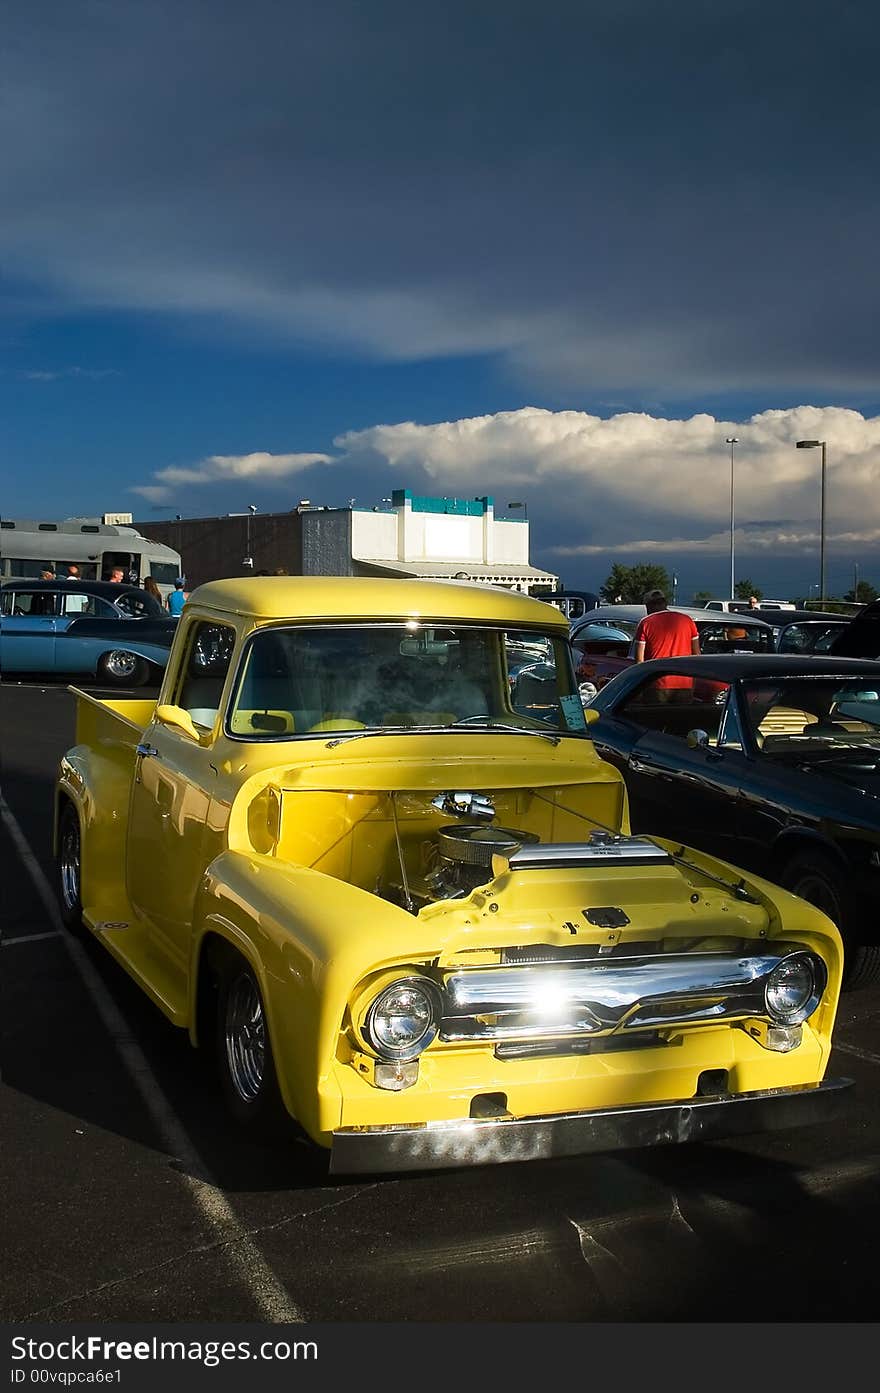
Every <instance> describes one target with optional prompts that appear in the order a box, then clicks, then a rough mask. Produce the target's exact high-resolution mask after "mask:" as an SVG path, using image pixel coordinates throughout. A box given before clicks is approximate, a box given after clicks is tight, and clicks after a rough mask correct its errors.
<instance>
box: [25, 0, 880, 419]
mask: <svg viewBox="0 0 880 1393" xmlns="http://www.w3.org/2000/svg"><path fill="white" fill-rule="evenodd" d="M4 30H5V47H4V57H3V60H2V64H3V88H4V102H3V107H2V127H0V129H2V140H0V174H2V180H3V186H4V190H5V197H4V215H3V219H2V226H0V252H2V256H3V260H4V265H5V268H6V275H7V277H8V278H9V282H10V286H11V287H13V288H14V294H13V293H11V292H10V296H9V305H10V309H9V313H10V314H11V315H12V317H13V319H14V320H16V322H21V320H22V317H26V315H27V314H28V313H29V312H30V313H32V314H36V315H51V314H56V313H68V314H69V313H72V312H77V311H82V310H88V311H108V310H109V311H116V310H126V311H131V310H135V311H141V312H144V311H146V312H148V313H149V314H151V315H154V316H155V315H160V316H174V317H178V318H180V319H182V320H184V321H185V322H187V323H192V322H197V323H202V324H204V325H206V326H210V329H211V332H212V333H221V334H225V335H228V336H230V337H232V338H235V337H236V336H238V337H244V338H248V337H251V338H254V337H256V338H258V339H268V340H275V341H278V342H279V343H283V344H290V345H298V346H300V347H301V346H303V345H307V346H310V347H311V348H313V349H314V351H316V352H319V353H320V352H326V353H337V354H338V353H340V352H343V353H347V354H350V355H353V356H363V357H366V358H372V359H375V360H380V361H398V362H401V361H414V360H419V359H431V358H437V357H442V356H458V355H490V356H492V357H494V358H496V359H497V361H498V363H499V366H500V368H501V369H502V370H503V371H505V372H506V373H507V374H509V375H510V380H512V381H517V382H519V383H521V384H523V385H524V386H525V387H527V386H528V384H533V385H535V386H536V387H540V389H541V390H542V391H549V392H558V393H560V394H563V395H564V394H566V393H568V394H570V393H571V392H573V391H578V390H582V389H585V388H589V390H590V391H591V392H595V391H597V390H603V391H607V392H608V393H610V394H614V393H616V392H624V393H625V394H626V400H627V401H631V400H632V394H633V392H636V393H642V394H651V393H654V394H659V395H660V396H662V395H664V394H669V395H671V396H672V397H674V399H676V400H686V399H689V398H690V399H696V398H697V397H699V396H700V395H701V394H705V393H707V392H712V391H716V392H718V391H724V392H730V391H734V390H737V389H743V390H744V389H748V388H752V387H754V386H755V385H756V384H760V385H761V388H762V390H765V391H768V390H772V389H777V390H778V391H779V392H780V393H781V394H782V395H788V394H789V392H790V391H791V390H793V389H794V388H795V387H797V388H803V387H805V386H806V387H808V388H809V387H814V388H815V389H816V391H815V395H816V396H818V397H822V396H824V397H825V399H828V397H829V396H830V397H832V398H833V397H834V395H835V394H845V393H849V394H852V393H853V392H858V391H862V390H872V391H873V390H876V387H875V384H876V380H877V374H878V368H880V348H878V339H877V335H876V333H875V332H874V326H875V322H876V319H877V311H878V304H877V299H878V296H877V276H876V239H877V226H876V224H877V197H878V195H877V191H876V182H875V181H874V180H873V179H871V178H870V175H869V171H870V169H871V168H872V167H873V164H874V159H875V151H876V145H877V125H878V119H877V118H878V97H877V85H876V37H877V18H876V14H875V12H874V11H873V10H872V9H871V7H869V6H863V5H858V4H850V5H841V6H837V7H836V8H834V9H833V10H829V9H828V7H827V6H824V5H819V4H817V3H814V0H803V3H801V4H800V5H798V6H797V7H795V8H794V9H792V7H791V6H788V5H782V4H775V3H769V4H768V3H755V2H753V0H727V2H726V3H724V4H721V5H712V6H707V5H705V4H704V3H702V0H699V2H698V0H681V2H680V3H679V4H677V5H676V6H674V7H672V9H670V7H667V6H658V5H656V4H654V3H647V2H646V3H642V0H614V3H610V0H609V2H608V3H589V0H586V2H585V0H577V3H575V2H574V0H571V3H569V2H564V3H563V2H561V0H555V2H554V0H551V3H549V4H545V5H542V6H540V7H539V8H536V7H535V5H534V4H532V3H516V0H513V2H511V0H508V3H506V4H504V5H503V6H502V5H496V4H489V3H473V0H467V3H465V2H464V0H450V3H447V4H444V5H443V6H442V7H427V6H422V5H412V4H411V3H401V0H383V3H382V4H381V5H372V6H365V5H362V4H357V3H354V0H351V2H350V3H349V2H348V0H330V2H329V3H328V0H320V3H318V0H314V3H304V2H303V0H298V3H295V4H290V5H279V4H276V3H273V2H272V0H253V3H249V4H248V5H247V6H244V5H241V4H237V3H236V4H225V5H224V4H222V3H214V0H210V2H209V0H174V3H170V0H164V2H163V0H160V2H159V3H155V0H150V3H128V4H125V5H114V4H112V3H109V2H108V0H98V2H96V3H90V4H82V3H74V4H69V3H48V2H46V0H44V2H43V3H41V2H40V0H31V3H30V4H28V5H27V6H26V7H25V6H19V7H17V10H16V9H15V8H13V12H10V11H9V10H7V13H6V18H5V20H4ZM843 206H845V207H846V215H845V216H842V214H841V208H842V207H843ZM811 395H812V394H811ZM801 399H802V400H803V396H801ZM343 426H344V422H340V428H342V427H343Z"/></svg>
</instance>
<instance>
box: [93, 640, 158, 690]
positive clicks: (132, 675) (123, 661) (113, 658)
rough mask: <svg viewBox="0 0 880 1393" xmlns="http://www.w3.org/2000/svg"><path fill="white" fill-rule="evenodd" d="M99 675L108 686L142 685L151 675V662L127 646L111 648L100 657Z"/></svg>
mask: <svg viewBox="0 0 880 1393" xmlns="http://www.w3.org/2000/svg"><path fill="white" fill-rule="evenodd" d="M97 676H98V678H99V679H100V681H102V682H105V683H106V684H107V686H108V687H142V686H143V685H144V683H145V682H146V681H147V679H148V678H149V676H150V664H149V663H148V662H147V661H146V659H144V658H139V657H138V655H137V654H136V653H129V651H128V650H127V649H125V648H111V649H110V651H109V652H108V653H103V654H102V655H101V657H100V658H99V659H98V666H97Z"/></svg>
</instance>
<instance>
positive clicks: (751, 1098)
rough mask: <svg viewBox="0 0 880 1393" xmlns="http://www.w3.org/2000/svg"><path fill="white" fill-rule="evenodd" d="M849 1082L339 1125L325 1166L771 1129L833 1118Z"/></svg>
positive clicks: (582, 1151)
mask: <svg viewBox="0 0 880 1393" xmlns="http://www.w3.org/2000/svg"><path fill="white" fill-rule="evenodd" d="M851 1084H852V1079H826V1080H824V1081H823V1082H822V1083H817V1084H807V1085H799V1086H797V1087H792V1088H768V1089H763V1090H761V1091H759V1092H755V1093H738V1094H730V1095H725V1096H723V1097H718V1098H692V1099H690V1100H688V1101H687V1102H678V1103H640V1104H637V1105H636V1106H633V1107H622V1108H600V1109H597V1110H596V1111H594V1112H574V1113H561V1114H558V1115H553V1116H548V1117H523V1118H508V1117H503V1118H496V1117H493V1118H479V1119H478V1118H462V1119H460V1120H456V1121H453V1122H431V1123H425V1124H422V1125H420V1126H414V1127H411V1126H390V1127H342V1128H340V1129H339V1130H338V1131H335V1132H334V1133H333V1142H332V1146H331V1151H330V1172H331V1174H334V1175H363V1174H373V1173H381V1172H386V1171H421V1170H443V1169H446V1168H449V1167H461V1166H485V1165H495V1164H499V1163H501V1162H504V1161H538V1160H546V1159H548V1158H551V1157H558V1156H584V1155H588V1154H589V1153H591V1152H598V1151H622V1150H627V1149H629V1148H631V1147H642V1146H659V1145H662V1144H663V1143H665V1142H696V1141H712V1140H715V1139H718V1138H722V1137H734V1136H743V1135H748V1134H749V1133H750V1132H767V1131H776V1130H778V1129H781V1128H784V1127H798V1126H801V1125H802V1124H806V1123H811V1122H821V1121H825V1120H827V1119H828V1118H830V1117H832V1116H834V1115H835V1113H836V1112H837V1110H838V1106H839V1103H840V1098H841V1094H842V1093H843V1091H844V1090H845V1089H847V1088H849V1087H850V1085H851Z"/></svg>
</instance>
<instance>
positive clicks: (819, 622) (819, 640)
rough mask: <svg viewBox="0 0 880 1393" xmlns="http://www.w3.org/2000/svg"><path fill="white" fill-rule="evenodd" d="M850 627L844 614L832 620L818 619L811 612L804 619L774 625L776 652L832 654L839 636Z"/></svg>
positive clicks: (831, 618)
mask: <svg viewBox="0 0 880 1393" xmlns="http://www.w3.org/2000/svg"><path fill="white" fill-rule="evenodd" d="M849 625H850V620H849V618H848V617H847V616H846V615H843V614H838V615H836V616H834V617H830V618H822V617H821V616H820V617H819V618H816V616H815V615H812V614H810V613H809V612H807V614H806V616H805V617H804V618H801V619H794V620H791V621H789V620H786V622H785V623H784V624H774V625H773V633H774V635H775V637H776V652H777V653H830V652H831V650H832V644H833V643H834V640H835V639H836V638H837V636H838V634H842V633H843V632H844V630H845V629H848V628H849Z"/></svg>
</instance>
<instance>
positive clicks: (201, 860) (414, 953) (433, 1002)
mask: <svg viewBox="0 0 880 1393" xmlns="http://www.w3.org/2000/svg"><path fill="white" fill-rule="evenodd" d="M568 632H569V629H568V623H567V621H566V619H565V617H564V616H563V615H561V614H560V613H559V611H558V610H557V609H555V608H553V607H552V606H550V605H547V604H544V603H542V602H540V601H538V600H534V599H530V598H528V597H526V596H523V595H518V594H514V593H511V592H507V591H502V590H499V589H494V588H492V587H488V586H478V585H474V584H470V583H455V582H436V583H435V582H428V581H406V580H397V579H389V580H382V579H376V580H366V579H354V578H329V579H322V578H316V577H315V578H312V577H305V578H286V577H284V578H281V577H253V578H246V579H236V580H225V581H216V582H212V583H211V584H208V585H204V586H201V587H199V588H198V589H197V590H195V591H194V592H193V593H192V594H191V595H190V597H189V600H188V602H187V604H186V607H185V609H184V611H183V615H182V617H181V619H180V621H179V629H178V631H177V633H176V635H175V638H174V642H173V647H172V651H171V656H170V660H169V662H168V666H167V669H166V671H165V675H164V679H163V681H162V686H161V690H160V692H159V695H158V700H157V701H147V700H143V699H123V698H121V697H120V698H118V699H115V700H108V701H102V700H97V699H96V698H94V697H92V696H89V695H87V694H86V693H83V692H79V693H78V716H77V736H76V739H77V743H76V745H75V746H74V747H73V748H72V749H71V750H69V751H68V752H67V753H66V755H65V756H64V758H63V760H62V761H61V765H60V769H59V775H58V781H57V790H56V807H55V853H56V861H57V873H58V890H59V896H60V903H61V911H62V915H63V918H64V920H65V922H66V924H67V925H68V926H69V927H70V929H71V930H74V931H76V930H79V929H80V928H81V927H82V926H84V927H85V929H86V930H88V931H90V932H91V933H92V934H94V935H95V937H96V938H97V939H98V940H99V941H100V942H101V943H103V944H104V945H105V947H106V948H107V949H108V951H109V952H110V953H112V954H113V956H114V957H115V958H116V959H117V961H118V962H120V963H121V964H122V966H123V967H124V968H125V969H126V971H127V972H129V973H130V974H131V976H132V977H133V978H134V980H135V981H136V982H137V983H138V984H139V985H140V986H141V987H142V988H143V990H144V991H145V992H146V993H147V994H148V995H149V996H150V998H151V999H152V1000H153V1001H154V1002H155V1004H156V1005H157V1006H158V1007H159V1008H160V1010H162V1011H163V1012H164V1013H165V1015H166V1016H167V1017H168V1019H169V1020H170V1021H171V1022H172V1023H173V1024H174V1025H176V1026H179V1027H180V1028H181V1029H182V1030H185V1031H186V1032H187V1033H188V1035H189V1039H190V1040H191V1042H192V1044H193V1045H198V1046H204V1047H207V1049H208V1050H209V1051H210V1052H211V1054H212V1055H213V1056H214V1058H215V1059H216V1063H217V1066H218V1069H219V1075H220V1080H221V1083H222V1090H223V1093H224V1095H225V1098H226V1100H227V1102H228V1105H229V1108H230V1110H231V1113H232V1115H233V1116H234V1117H235V1118H236V1119H237V1120H238V1121H239V1122H240V1123H242V1124H245V1125H247V1126H251V1127H254V1128H260V1129H265V1128H269V1129H271V1130H273V1131H275V1132H277V1130H278V1124H279V1120H281V1121H282V1123H283V1126H285V1127H288V1128H289V1129H290V1131H291V1132H292V1131H293V1130H294V1129H293V1124H292V1123H291V1121H290V1119H295V1122H296V1123H297V1124H298V1126H299V1128H300V1129H302V1130H303V1131H304V1132H305V1133H306V1134H307V1135H308V1137H309V1138H311V1140H312V1142H314V1143H315V1144H316V1145H317V1146H319V1147H323V1148H326V1149H327V1151H328V1152H329V1163H330V1169H331V1171H332V1172H335V1173H381V1172H388V1171H398V1170H406V1169H411V1170H422V1169H429V1168H432V1167H445V1166H463V1165H476V1164H483V1163H488V1162H502V1161H521V1160H530V1159H538V1158H541V1157H548V1156H559V1155H577V1154H582V1153H587V1152H591V1151H597V1150H609V1149H613V1148H617V1147H630V1146H637V1145H652V1144H655V1143H659V1142H670V1141H689V1140H697V1139H699V1140H704V1139H707V1138H711V1137H716V1136H730V1135H733V1134H738V1133H743V1132H756V1131H762V1130H764V1129H768V1128H775V1127H784V1126H788V1125H794V1124H799V1123H801V1122H807V1121H813V1120H818V1119H820V1118H822V1117H825V1116H828V1115H829V1113H830V1112H831V1110H832V1109H833V1108H834V1107H835V1105H836V1104H837V1102H838V1100H839V1098H840V1097H841V1092H842V1090H843V1089H844V1088H845V1087H846V1085H847V1083H848V1080H846V1079H827V1078H826V1077H825V1074H826V1066H827V1063H828V1057H829V1053H830V1049H831V1034H832V1028H833V1023H834V1017H835V1011H836V1007H837V1003H838V996H839V991H840V979H841V956H842V950H841V941H840V937H839V935H838V932H837V930H836V928H835V927H834V925H833V924H832V923H831V922H830V920H828V919H827V918H826V917H825V916H824V915H823V914H822V913H820V912H819V911H818V910H817V909H814V908H813V907H812V906H810V905H808V904H806V903H805V902H804V901H802V900H799V899H796V898H795V897H793V896H792V895H790V894H787V893H786V892H785V891H783V890H781V889H778V888H777V887H775V886H772V885H770V884H769V883H768V882H765V881H763V880H761V879H759V878H757V877H755V876H749V875H745V874H743V873H742V872H740V871H738V870H736V869H735V868H733V867H732V866H730V865H728V864H726V863H725V862H721V861H717V860H714V859H713V858H711V857H709V856H706V855H703V854H701V853H699V852H697V851H694V850H691V849H689V848H686V847H682V846H680V845H677V844H675V843H672V842H669V841H668V840H666V839H664V838H663V837H662V835H657V836H653V835H652V836H639V837H634V836H632V835H631V834H630V828H629V821H628V812H627V801H626V792H625V788H624V784H623V782H622V779H621V776H620V774H619V773H618V772H617V770H615V769H614V768H613V767H612V766H611V765H610V764H608V763H606V762H604V761H602V760H601V759H599V758H598V757H597V755H596V753H595V750H594V748H593V745H592V743H591V741H590V738H589V722H588V720H587V718H586V715H585V712H584V709H583V704H582V701H581V698H580V697H579V695H578V689H577V685H576V680H575V676H574V671H573V666H572V661H571V650H570V647H569V642H568ZM656 830H657V832H658V834H662V830H663V829H662V828H657V829H656Z"/></svg>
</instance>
